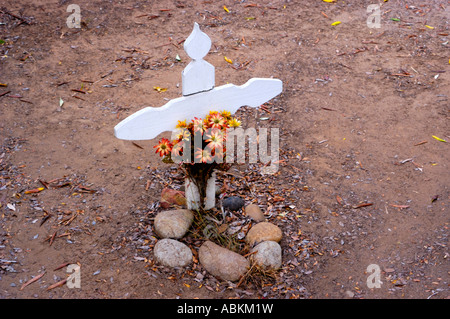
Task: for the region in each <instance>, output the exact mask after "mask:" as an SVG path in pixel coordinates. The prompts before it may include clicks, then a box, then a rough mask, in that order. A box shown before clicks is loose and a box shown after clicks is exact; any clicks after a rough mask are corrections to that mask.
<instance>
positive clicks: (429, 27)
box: [425, 24, 434, 30]
mask: <svg viewBox="0 0 450 319" xmlns="http://www.w3.org/2000/svg"><path fill="white" fill-rule="evenodd" d="M425 26H426V27H427V28H428V29H431V30H433V29H434V27H431V26H429V25H426V24H425Z"/></svg>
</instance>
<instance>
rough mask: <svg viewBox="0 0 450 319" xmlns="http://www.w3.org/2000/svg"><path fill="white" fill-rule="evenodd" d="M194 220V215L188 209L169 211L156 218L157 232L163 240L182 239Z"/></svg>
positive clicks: (159, 214)
mask: <svg viewBox="0 0 450 319" xmlns="http://www.w3.org/2000/svg"><path fill="white" fill-rule="evenodd" d="M193 220H194V214H193V213H192V212H191V211H190V210H188V209H177V210H167V211H163V212H160V213H158V215H156V217H155V221H154V227H155V232H156V234H157V235H158V236H160V237H161V238H175V239H179V238H182V237H183V236H184V235H185V234H186V233H187V231H188V230H189V227H191V224H192V221H193Z"/></svg>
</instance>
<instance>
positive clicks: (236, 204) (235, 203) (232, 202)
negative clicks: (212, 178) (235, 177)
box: [222, 196, 245, 212]
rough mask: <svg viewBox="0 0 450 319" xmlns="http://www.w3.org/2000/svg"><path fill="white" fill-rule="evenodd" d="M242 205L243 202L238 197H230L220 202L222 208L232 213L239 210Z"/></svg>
mask: <svg viewBox="0 0 450 319" xmlns="http://www.w3.org/2000/svg"><path fill="white" fill-rule="evenodd" d="M244 204H245V202H244V200H243V199H242V198H240V197H239V196H230V197H227V198H225V199H224V200H223V201H222V206H223V208H227V209H229V210H231V211H233V212H235V211H237V210H239V209H241V208H242V206H244Z"/></svg>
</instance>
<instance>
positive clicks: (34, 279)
mask: <svg viewBox="0 0 450 319" xmlns="http://www.w3.org/2000/svg"><path fill="white" fill-rule="evenodd" d="M44 275H45V271H44V272H43V273H42V274H40V275H37V276H34V277H33V278H31V279H30V280H28V281H27V282H26V283H24V284H23V285H22V287H20V290H23V288H25V287H26V286H28V285H30V284H32V283H33V282H35V281H38V280H39V279H40V278H42V276H44Z"/></svg>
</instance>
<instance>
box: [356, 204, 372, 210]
mask: <svg viewBox="0 0 450 319" xmlns="http://www.w3.org/2000/svg"><path fill="white" fill-rule="evenodd" d="M372 205H373V203H364V204H359V205H356V206H353V208H354V209H356V208H361V207H367V206H372Z"/></svg>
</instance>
